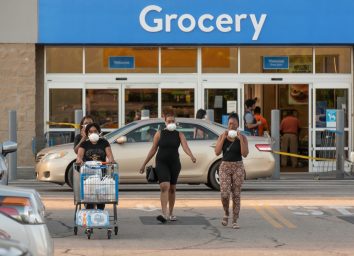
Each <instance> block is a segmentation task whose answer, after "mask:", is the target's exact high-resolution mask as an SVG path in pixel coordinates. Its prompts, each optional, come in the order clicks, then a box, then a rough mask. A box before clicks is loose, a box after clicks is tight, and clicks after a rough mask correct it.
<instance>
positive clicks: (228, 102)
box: [204, 89, 241, 125]
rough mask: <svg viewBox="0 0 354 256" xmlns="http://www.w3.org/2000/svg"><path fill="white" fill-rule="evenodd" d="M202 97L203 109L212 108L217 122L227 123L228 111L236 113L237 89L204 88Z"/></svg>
mask: <svg viewBox="0 0 354 256" xmlns="http://www.w3.org/2000/svg"><path fill="white" fill-rule="evenodd" d="M204 97H205V99H204V102H205V109H213V110H214V121H215V122H217V123H220V124H223V125H227V122H228V121H227V118H228V113H231V112H236V113H238V109H237V89H205V93H204ZM240 116H241V115H240Z"/></svg>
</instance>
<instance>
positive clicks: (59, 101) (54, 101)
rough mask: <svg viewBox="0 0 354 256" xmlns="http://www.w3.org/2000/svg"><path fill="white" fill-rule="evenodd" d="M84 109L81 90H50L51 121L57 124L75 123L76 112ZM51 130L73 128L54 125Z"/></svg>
mask: <svg viewBox="0 0 354 256" xmlns="http://www.w3.org/2000/svg"><path fill="white" fill-rule="evenodd" d="M76 109H82V90H81V89H50V90H49V120H48V121H50V122H56V123H75V110H76ZM49 127H50V128H73V126H67V125H57V124H53V125H50V126H49Z"/></svg>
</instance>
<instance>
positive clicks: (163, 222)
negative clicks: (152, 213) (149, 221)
mask: <svg viewBox="0 0 354 256" xmlns="http://www.w3.org/2000/svg"><path fill="white" fill-rule="evenodd" d="M156 219H157V220H158V221H160V222H161V223H162V224H165V223H166V222H167V219H166V218H165V217H164V216H162V215H159V216H157V217H156Z"/></svg>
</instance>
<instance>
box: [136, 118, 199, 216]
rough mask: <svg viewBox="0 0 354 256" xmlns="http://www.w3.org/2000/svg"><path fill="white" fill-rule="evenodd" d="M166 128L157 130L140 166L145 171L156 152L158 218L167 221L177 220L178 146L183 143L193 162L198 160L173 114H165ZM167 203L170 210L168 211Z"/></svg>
mask: <svg viewBox="0 0 354 256" xmlns="http://www.w3.org/2000/svg"><path fill="white" fill-rule="evenodd" d="M165 123H166V129H163V130H162V131H158V132H156V134H155V136H154V140H153V145H152V147H151V149H150V151H149V153H148V155H147V157H146V159H145V161H144V163H143V165H142V166H141V168H140V173H144V172H145V166H146V164H147V163H148V162H149V161H150V160H151V158H153V156H154V155H155V154H156V152H157V155H156V174H157V177H158V180H159V183H160V192H161V194H160V201H161V208H162V215H159V216H157V220H159V221H160V222H162V223H165V222H166V221H167V220H168V219H169V220H170V221H175V220H177V218H176V216H175V215H173V208H174V205H175V200H176V184H177V180H178V175H179V172H180V170H181V162H180V159H179V154H178V148H179V146H180V145H182V148H183V150H184V152H185V153H186V154H187V155H188V156H190V158H191V160H192V162H193V163H195V162H196V159H195V157H194V156H193V154H192V152H191V150H190V149H189V147H188V144H187V140H186V138H185V136H184V134H183V133H181V132H178V131H176V123H175V117H174V115H172V114H167V115H165ZM167 204H168V205H169V211H168V212H167Z"/></svg>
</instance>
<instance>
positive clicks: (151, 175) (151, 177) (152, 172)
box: [146, 165, 158, 183]
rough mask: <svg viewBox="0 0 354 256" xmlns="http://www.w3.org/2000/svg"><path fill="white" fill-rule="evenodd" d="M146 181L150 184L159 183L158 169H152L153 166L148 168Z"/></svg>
mask: <svg viewBox="0 0 354 256" xmlns="http://www.w3.org/2000/svg"><path fill="white" fill-rule="evenodd" d="M146 180H147V182H148V183H156V182H157V181H158V178H157V175H156V168H154V167H152V165H149V166H148V167H146Z"/></svg>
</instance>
